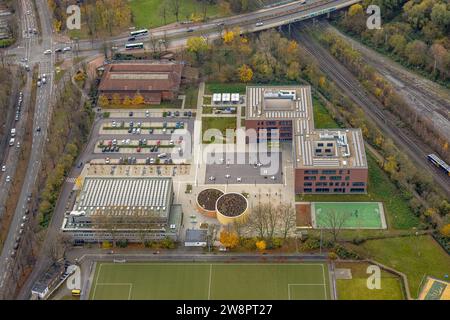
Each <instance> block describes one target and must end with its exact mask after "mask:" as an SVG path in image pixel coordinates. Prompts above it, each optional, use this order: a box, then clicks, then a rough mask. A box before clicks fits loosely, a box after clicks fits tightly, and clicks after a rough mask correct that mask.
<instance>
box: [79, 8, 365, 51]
mask: <svg viewBox="0 0 450 320" xmlns="http://www.w3.org/2000/svg"><path fill="white" fill-rule="evenodd" d="M360 1H361V0H307V1H306V3H301V2H300V1H295V2H292V3H288V4H284V5H281V6H277V7H273V8H265V9H261V10H258V11H255V12H252V13H247V14H242V15H237V16H231V17H227V18H220V19H215V20H211V21H209V22H206V23H195V24H194V23H192V24H177V25H173V24H172V25H169V26H167V27H160V28H156V29H154V30H150V33H151V38H152V39H165V40H167V41H168V44H167V46H168V48H169V49H174V48H179V47H183V46H185V45H186V42H187V39H188V38H190V37H192V36H200V35H201V36H204V37H206V38H208V39H209V40H212V39H215V38H218V37H220V36H221V34H222V32H223V30H224V29H225V28H228V29H232V28H233V27H237V26H238V27H239V28H240V30H241V32H257V31H263V30H267V29H270V28H274V27H278V26H281V25H284V24H286V23H287V22H294V21H296V20H301V19H306V18H310V17H312V15H314V14H316V13H318V12H323V11H327V10H330V9H334V8H336V9H339V8H343V7H347V6H350V5H352V4H354V3H357V2H360ZM258 22H263V25H260V26H256V23H258ZM222 24H223V25H222ZM189 30H192V31H191V32H189ZM128 38H129V34H124V35H120V36H117V37H112V38H109V39H108V40H106V41H103V40H101V41H98V40H94V41H91V40H80V41H79V42H78V47H79V50H80V51H83V55H84V54H87V53H91V52H92V51H93V50H95V51H97V52H98V51H102V49H103V46H104V44H105V43H106V44H107V45H109V46H118V47H119V48H122V49H123V48H124V46H125V44H126V43H127V40H128ZM151 38H150V35H148V36H143V37H139V38H137V39H136V41H135V42H144V43H147V44H148V43H149V42H150V40H151Z"/></svg>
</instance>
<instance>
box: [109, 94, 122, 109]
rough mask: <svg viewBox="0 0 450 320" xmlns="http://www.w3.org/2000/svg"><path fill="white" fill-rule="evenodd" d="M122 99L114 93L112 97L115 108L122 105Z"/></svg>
mask: <svg viewBox="0 0 450 320" xmlns="http://www.w3.org/2000/svg"><path fill="white" fill-rule="evenodd" d="M120 102H121V99H120V95H119V94H118V93H114V94H113V96H112V100H111V103H112V104H113V105H115V106H118V105H120Z"/></svg>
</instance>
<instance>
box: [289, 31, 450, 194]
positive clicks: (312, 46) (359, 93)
mask: <svg viewBox="0 0 450 320" xmlns="http://www.w3.org/2000/svg"><path fill="white" fill-rule="evenodd" d="M292 34H293V38H294V39H295V40H297V41H298V42H299V43H300V44H301V45H302V46H303V47H304V48H305V49H306V50H307V51H308V52H309V53H310V54H311V55H312V56H313V57H315V59H316V60H317V62H318V64H319V67H320V68H321V69H322V70H323V71H324V72H325V73H326V74H327V75H328V76H329V77H330V78H331V79H332V80H333V81H334V82H335V84H336V85H337V86H338V87H339V88H341V89H342V90H343V92H344V93H345V94H346V95H347V96H348V97H350V98H351V99H352V100H353V101H354V102H355V103H356V104H357V105H359V106H360V107H361V108H362V109H363V110H364V112H365V114H366V115H368V116H369V117H370V118H371V119H372V120H373V121H374V122H375V123H376V124H377V126H378V127H379V128H380V129H381V130H382V131H383V132H384V133H385V134H386V135H387V136H388V137H389V138H391V139H392V140H393V141H394V142H395V144H396V145H397V146H398V147H399V148H400V149H402V150H403V151H405V152H406V153H407V154H408V156H409V157H410V158H411V159H412V160H413V161H414V162H415V163H417V164H418V165H420V167H421V168H423V170H425V172H427V173H428V174H429V175H430V176H431V177H432V178H433V180H434V181H435V182H436V183H437V184H438V185H439V186H440V187H441V189H442V190H443V191H444V192H445V193H446V194H447V195H449V196H450V177H448V176H445V174H444V173H443V172H442V171H441V170H440V169H439V168H437V167H435V166H434V165H432V164H431V163H430V162H429V161H428V160H427V155H428V154H430V153H433V150H432V149H431V148H430V147H429V146H427V145H426V144H425V143H423V142H422V141H421V140H420V139H419V138H418V137H417V136H414V134H412V133H411V132H409V131H408V130H407V129H405V128H399V126H398V122H397V121H396V119H395V117H394V116H393V115H392V114H391V113H390V112H388V111H387V110H385V109H384V108H383V106H382V105H381V104H380V102H378V100H376V99H375V98H374V97H372V96H371V95H370V94H369V93H368V92H366V90H365V89H364V88H363V87H362V85H361V84H360V83H359V81H358V79H356V78H355V76H354V75H353V74H352V73H351V72H350V71H348V70H347V69H346V68H345V67H344V66H343V65H342V64H341V63H340V62H339V61H338V60H336V59H335V58H334V57H333V56H332V55H331V54H330V53H329V52H328V51H327V50H326V49H325V48H323V47H322V46H321V45H320V44H318V43H317V42H316V41H315V40H314V39H313V38H312V37H311V36H310V35H309V34H308V30H307V29H306V28H301V27H296V28H295V29H294V31H293V33H292Z"/></svg>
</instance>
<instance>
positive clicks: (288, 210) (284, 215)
mask: <svg viewBox="0 0 450 320" xmlns="http://www.w3.org/2000/svg"><path fill="white" fill-rule="evenodd" d="M278 216H279V220H280V226H281V233H282V235H283V239H284V240H286V238H287V236H288V234H289V232H291V231H292V230H294V229H295V223H296V220H295V210H294V208H293V206H292V205H291V204H280V205H279V206H278Z"/></svg>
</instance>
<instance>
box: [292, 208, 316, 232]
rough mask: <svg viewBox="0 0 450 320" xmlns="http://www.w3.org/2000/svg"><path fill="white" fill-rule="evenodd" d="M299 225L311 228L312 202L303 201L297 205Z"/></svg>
mask: <svg viewBox="0 0 450 320" xmlns="http://www.w3.org/2000/svg"><path fill="white" fill-rule="evenodd" d="M295 213H296V225H297V227H300V228H301V227H304V228H305V227H306V228H311V227H312V222H311V204H310V203H302V204H297V205H295Z"/></svg>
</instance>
